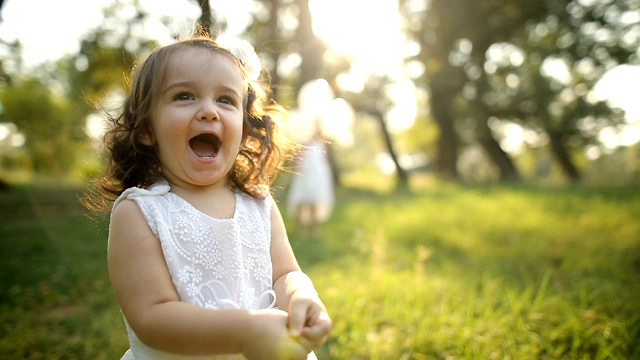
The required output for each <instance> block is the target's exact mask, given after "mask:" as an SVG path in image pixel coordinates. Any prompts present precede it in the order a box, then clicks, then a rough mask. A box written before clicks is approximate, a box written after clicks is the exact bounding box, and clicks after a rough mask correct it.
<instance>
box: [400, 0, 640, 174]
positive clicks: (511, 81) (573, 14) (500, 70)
mask: <svg viewBox="0 0 640 360" xmlns="http://www.w3.org/2000/svg"><path fill="white" fill-rule="evenodd" d="M638 8H639V4H638V1H637V0H632V1H622V0H612V1H597V0H596V1H589V2H583V1H569V0H562V1H536V2H530V1H523V0H492V1H482V2H479V1H472V0H450V1H444V0H431V1H420V0H403V1H401V9H402V10H403V13H404V14H405V16H406V19H407V29H408V32H409V33H411V34H412V37H413V39H415V41H416V42H417V43H418V44H419V45H420V53H419V55H418V59H419V60H420V61H422V62H423V63H424V65H425V71H424V74H423V76H422V77H420V78H419V79H417V82H418V84H421V85H422V86H424V87H428V89H429V90H430V95H431V113H432V115H433V117H434V120H435V121H436V123H437V124H438V125H439V127H440V132H441V134H440V141H439V147H438V149H439V150H438V156H437V159H436V165H437V166H436V169H437V170H438V171H439V172H441V173H445V174H447V175H448V176H450V177H454V178H455V177H457V173H456V167H455V162H456V161H457V160H456V159H457V153H458V146H459V144H461V141H460V134H462V135H464V137H463V138H464V139H468V140H467V141H477V142H478V143H480V144H481V145H482V147H483V148H484V149H485V152H486V153H487V155H488V156H489V157H490V158H491V159H492V162H493V163H494V165H496V168H497V169H498V172H499V178H500V179H502V180H506V179H513V178H518V177H519V172H518V170H517V168H516V167H515V164H514V163H513V161H512V159H511V157H510V156H509V154H508V153H506V152H505V151H504V150H503V149H502V147H501V146H500V143H499V141H498V139H497V138H496V136H495V134H494V131H493V130H492V128H491V126H489V125H490V124H489V120H490V119H494V120H495V119H497V120H503V119H509V118H510V119H511V120H513V121H516V122H519V123H520V124H522V125H524V126H527V127H528V128H530V129H534V130H536V131H539V132H544V133H545V134H546V135H547V136H548V138H549V142H550V150H551V152H552V153H553V154H554V156H555V158H556V160H557V162H558V164H559V165H560V167H561V169H562V170H563V172H564V173H565V174H566V176H567V177H568V178H569V179H570V180H572V181H576V180H577V179H579V172H578V169H577V168H576V166H575V164H574V161H573V160H572V159H571V156H570V154H571V152H572V151H573V152H575V151H577V150H581V149H582V147H583V146H584V144H585V143H587V142H589V141H593V139H594V137H595V135H597V134H594V131H593V129H594V128H600V129H601V128H602V127H603V126H607V124H608V125H612V124H614V125H615V124H616V123H619V121H620V118H619V116H615V114H614V115H613V116H612V115H611V113H610V112H609V110H608V109H607V108H606V107H605V106H604V104H597V103H594V102H593V101H592V100H590V99H589V98H588V95H589V91H590V90H591V89H592V88H593V86H594V85H595V83H596V82H597V80H598V79H599V78H600V76H601V75H602V74H603V73H604V71H606V70H608V69H610V68H611V67H612V66H615V65H617V64H618V63H620V62H624V61H631V60H634V59H635V60H637V53H635V49H637V48H638V36H637V30H638V20H637V18H638V16H637V15H638ZM623 15H624V16H623ZM621 16H622V17H623V18H624V19H627V20H619V19H620V17H621ZM633 19H636V20H633ZM634 34H635V35H634ZM514 49H515V50H514ZM634 53H635V55H634ZM490 56H493V57H494V58H490ZM553 60H560V61H561V62H563V63H565V64H566V67H567V69H568V70H567V71H568V73H569V74H570V76H569V77H568V80H566V81H564V82H563V80H560V79H558V78H554V76H550V75H548V74H545V73H547V72H548V65H550V64H551V62H552V61H553ZM585 68H588V69H590V71H589V72H590V74H586V73H585V72H584V69H585ZM585 75H586V76H585ZM505 109H510V110H509V111H505ZM456 119H467V120H468V121H466V122H464V123H461V122H459V121H456ZM585 123H590V124H592V123H597V124H598V126H595V127H594V126H591V130H592V131H590V134H587V133H586V132H584V131H583V130H582V129H581V126H582V128H584V126H583V125H584V124H585ZM465 124H471V125H472V126H471V127H466V128H465V126H464V125H465ZM463 130H464V131H463ZM461 131H463V132H462V133H461ZM467 134H468V135H467ZM589 136H590V138H591V140H589ZM578 139H582V140H581V141H577V140H578Z"/></svg>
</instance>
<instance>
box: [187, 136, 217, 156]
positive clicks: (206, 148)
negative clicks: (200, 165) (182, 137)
mask: <svg viewBox="0 0 640 360" xmlns="http://www.w3.org/2000/svg"><path fill="white" fill-rule="evenodd" d="M190 145H191V149H192V150H193V152H194V153H196V155H198V156H199V157H203V158H204V157H209V158H211V157H214V156H216V148H215V146H214V145H213V144H212V143H211V142H209V141H205V140H204V139H199V138H195V139H193V140H191V142H190Z"/></svg>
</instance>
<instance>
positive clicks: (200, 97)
mask: <svg viewBox="0 0 640 360" xmlns="http://www.w3.org/2000/svg"><path fill="white" fill-rule="evenodd" d="M162 86H163V87H162V89H161V91H160V96H159V98H158V99H156V104H155V108H154V111H153V113H152V114H153V115H152V120H151V124H150V130H151V133H150V134H149V135H148V136H144V137H143V139H142V141H143V142H144V143H145V144H146V145H156V149H157V151H158V156H159V159H160V164H161V166H162V173H163V175H164V176H165V177H166V178H167V180H168V181H169V182H170V183H171V184H172V185H175V186H179V187H183V188H193V187H200V186H209V185H217V186H225V187H226V186H227V174H228V173H229V171H230V170H231V168H232V167H233V164H234V162H235V160H236V156H237V155H238V151H239V149H240V143H241V141H242V123H243V113H244V110H243V99H244V95H245V87H246V86H245V83H244V81H243V77H242V75H241V73H240V70H239V68H238V66H237V65H236V63H235V62H234V61H233V60H232V59H230V58H228V57H227V56H225V55H222V54H219V53H216V52H214V51H211V50H208V49H201V48H185V49H182V50H180V51H179V52H177V53H176V54H174V55H172V57H171V59H170V61H169V65H168V68H167V72H166V75H165V82H164V84H163V85H162Z"/></svg>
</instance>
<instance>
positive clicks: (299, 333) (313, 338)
mask: <svg viewBox="0 0 640 360" xmlns="http://www.w3.org/2000/svg"><path fill="white" fill-rule="evenodd" d="M331 326H332V323H331V318H330V317H329V314H328V313H327V309H326V308H325V306H324V304H323V303H322V301H321V300H320V298H319V297H318V294H317V293H316V292H315V291H305V290H298V291H296V292H295V293H293V295H292V296H291V300H290V301H289V332H290V334H291V336H292V337H293V338H295V339H298V340H299V341H300V344H301V345H302V346H304V347H305V348H306V349H307V350H308V351H312V350H314V349H317V348H319V347H320V346H322V345H323V344H324V343H325V341H327V337H328V336H329V332H330V331H331Z"/></svg>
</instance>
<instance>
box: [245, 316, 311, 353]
mask: <svg viewBox="0 0 640 360" xmlns="http://www.w3.org/2000/svg"><path fill="white" fill-rule="evenodd" d="M287 316H288V315H287V313H286V312H284V311H281V310H276V309H269V310H257V311H255V313H254V316H253V319H252V321H253V323H252V325H251V333H250V334H247V335H248V336H247V340H246V342H245V344H244V346H243V347H242V349H241V352H242V355H244V356H245V357H246V358H247V359H248V360H262V359H264V360H270V359H277V360H290V359H300V360H304V359H306V358H307V353H309V351H307V349H306V348H305V347H304V346H302V345H301V344H300V343H299V342H297V341H296V340H295V339H293V338H291V336H289V332H288V331H287Z"/></svg>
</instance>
